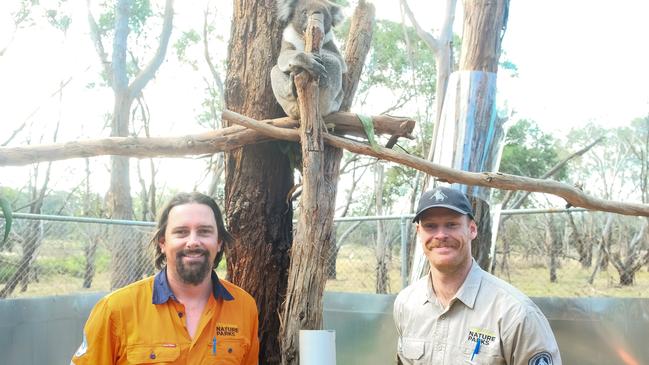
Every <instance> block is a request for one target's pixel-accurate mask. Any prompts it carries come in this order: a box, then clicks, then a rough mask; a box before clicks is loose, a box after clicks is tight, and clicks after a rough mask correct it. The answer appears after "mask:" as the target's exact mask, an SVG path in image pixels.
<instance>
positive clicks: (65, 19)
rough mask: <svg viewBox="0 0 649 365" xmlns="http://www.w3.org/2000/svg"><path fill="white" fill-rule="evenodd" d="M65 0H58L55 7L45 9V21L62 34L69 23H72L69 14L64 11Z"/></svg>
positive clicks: (66, 29)
mask: <svg viewBox="0 0 649 365" xmlns="http://www.w3.org/2000/svg"><path fill="white" fill-rule="evenodd" d="M66 1H67V0H58V1H57V5H56V7H55V8H51V9H47V10H46V11H45V15H46V17H47V21H48V22H49V23H50V25H51V26H53V27H54V28H56V29H58V30H60V31H61V32H63V34H66V33H67V31H68V29H69V28H70V24H71V23H72V18H71V17H70V14H68V13H67V12H66V11H65V10H66V9H65V8H64V6H63V5H64V3H66Z"/></svg>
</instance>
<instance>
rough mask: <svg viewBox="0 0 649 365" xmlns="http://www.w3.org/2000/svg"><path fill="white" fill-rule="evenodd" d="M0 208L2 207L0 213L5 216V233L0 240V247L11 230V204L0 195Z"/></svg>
mask: <svg viewBox="0 0 649 365" xmlns="http://www.w3.org/2000/svg"><path fill="white" fill-rule="evenodd" d="M0 208H1V209H2V214H3V215H4V218H5V234H4V238H3V239H2V242H0V247H2V246H4V244H5V243H6V242H7V239H9V232H11V223H12V221H13V214H12V212H11V204H9V201H8V200H7V199H5V198H3V197H1V196H0Z"/></svg>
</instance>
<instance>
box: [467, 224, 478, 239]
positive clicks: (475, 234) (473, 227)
mask: <svg viewBox="0 0 649 365" xmlns="http://www.w3.org/2000/svg"><path fill="white" fill-rule="evenodd" d="M469 233H470V234H471V240H474V239H475V238H476V237H478V225H477V224H476V222H475V221H474V220H473V219H471V220H470V221H469Z"/></svg>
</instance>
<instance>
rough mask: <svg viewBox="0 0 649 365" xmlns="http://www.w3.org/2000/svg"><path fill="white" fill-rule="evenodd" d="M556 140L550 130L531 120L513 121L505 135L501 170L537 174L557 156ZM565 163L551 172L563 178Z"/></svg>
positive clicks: (543, 172)
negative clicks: (542, 128) (556, 171)
mask: <svg viewBox="0 0 649 365" xmlns="http://www.w3.org/2000/svg"><path fill="white" fill-rule="evenodd" d="M557 150H558V141H557V140H556V139H555V138H554V136H552V135H551V134H548V133H545V132H543V131H541V129H540V128H539V126H538V124H537V123H536V122H534V121H531V120H527V119H521V120H519V121H518V122H516V124H514V125H513V126H512V127H511V128H510V129H509V131H508V132H507V136H506V137H505V147H504V149H503V155H502V159H501V162H500V172H504V173H507V174H515V175H523V176H530V177H539V176H542V175H543V174H545V173H546V172H548V171H549V170H550V169H551V168H552V167H553V166H554V165H556V164H557V163H558V162H559V161H560V159H559V154H558V152H557ZM566 177H567V170H566V167H565V166H564V167H563V168H561V170H560V171H559V172H558V173H557V174H556V175H555V176H554V179H555V180H564V179H565V178H566Z"/></svg>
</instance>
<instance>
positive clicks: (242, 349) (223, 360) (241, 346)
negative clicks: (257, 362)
mask: <svg viewBox="0 0 649 365" xmlns="http://www.w3.org/2000/svg"><path fill="white" fill-rule="evenodd" d="M248 347H249V344H248V342H247V341H246V340H245V339H243V338H217V339H216V347H215V346H214V344H212V343H210V344H208V351H207V356H206V358H205V360H206V361H205V362H204V364H219V365H221V364H223V365H231V364H232V365H239V364H241V363H242V362H243V359H244V358H245V357H246V354H247V353H248ZM215 350H216V351H215Z"/></svg>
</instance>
